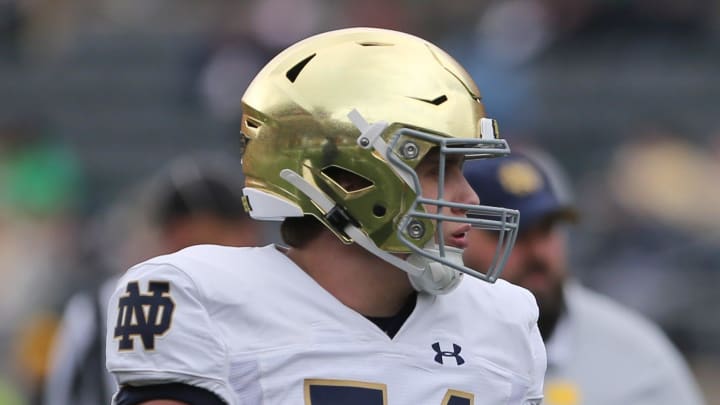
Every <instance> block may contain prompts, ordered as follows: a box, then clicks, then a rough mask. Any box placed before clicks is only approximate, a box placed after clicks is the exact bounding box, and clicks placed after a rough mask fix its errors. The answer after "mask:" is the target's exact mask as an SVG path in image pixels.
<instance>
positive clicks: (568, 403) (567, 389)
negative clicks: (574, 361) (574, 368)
mask: <svg viewBox="0 0 720 405" xmlns="http://www.w3.org/2000/svg"><path fill="white" fill-rule="evenodd" d="M543 403H545V404H547V405H579V404H580V391H579V389H578V386H577V385H576V384H573V383H572V382H570V381H547V382H546V384H545V401H544V402H543Z"/></svg>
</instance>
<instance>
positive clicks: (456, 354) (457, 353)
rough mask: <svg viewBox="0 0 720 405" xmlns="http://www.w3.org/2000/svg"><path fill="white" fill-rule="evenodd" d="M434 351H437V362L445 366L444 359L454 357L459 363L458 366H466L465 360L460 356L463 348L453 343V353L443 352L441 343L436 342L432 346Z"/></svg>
mask: <svg viewBox="0 0 720 405" xmlns="http://www.w3.org/2000/svg"><path fill="white" fill-rule="evenodd" d="M432 348H433V350H435V353H437V354H436V355H435V361H437V362H438V363H440V364H443V357H454V358H455V362H457V365H458V366H460V365H462V364H465V359H463V358H462V356H460V351H461V350H462V347H460V346H458V345H456V344H455V343H453V351H451V352H448V351H443V350H441V349H440V342H435V343H433V344H432Z"/></svg>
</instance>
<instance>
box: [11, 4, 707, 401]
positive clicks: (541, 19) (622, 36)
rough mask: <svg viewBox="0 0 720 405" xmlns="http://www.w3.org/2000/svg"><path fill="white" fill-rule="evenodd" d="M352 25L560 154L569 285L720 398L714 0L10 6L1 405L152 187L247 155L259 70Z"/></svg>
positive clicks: (34, 375) (514, 132)
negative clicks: (575, 213)
mask: <svg viewBox="0 0 720 405" xmlns="http://www.w3.org/2000/svg"><path fill="white" fill-rule="evenodd" d="M348 26H374V27H384V28H393V29H399V30H402V31H406V32H410V33H414V34H417V35H420V36H422V37H424V38H426V39H429V40H431V41H433V42H435V43H436V44H438V45H440V46H441V47H443V48H445V49H446V50H448V51H449V52H450V53H451V54H452V55H453V56H455V57H456V58H457V59H458V60H459V61H460V62H461V63H462V64H464V65H465V66H466V68H467V69H468V70H469V72H470V73H471V75H472V76H473V77H474V78H475V79H476V81H477V83H478V85H479V87H480V89H481V91H482V93H483V97H484V101H485V105H486V108H487V111H488V114H489V115H490V116H491V117H493V118H496V119H498V120H499V123H500V128H501V132H502V135H503V136H504V137H505V138H507V139H508V140H509V141H510V143H511V145H512V144H523V143H529V144H535V145H539V146H541V147H543V148H545V149H546V150H547V151H549V152H550V153H552V154H553V155H554V156H556V157H557V158H558V160H559V161H560V163H561V164H563V165H564V166H565V167H566V168H567V169H568V171H569V175H570V179H571V180H572V183H573V186H574V189H575V197H576V201H577V204H578V206H579V208H580V210H581V211H582V213H583V217H582V221H581V223H580V224H579V226H578V227H577V228H576V230H575V231H574V237H573V260H574V263H575V265H574V266H573V271H574V273H575V274H576V275H577V276H578V277H579V278H580V279H581V280H583V281H584V282H585V283H586V284H587V285H589V286H591V287H594V288H596V289H597V290H600V291H601V292H604V293H606V294H608V295H610V296H613V297H615V298H617V299H618V300H620V301H621V302H623V303H625V304H627V305H629V306H630V307H633V308H635V309H636V310H638V311H640V312H642V313H644V314H645V315H647V316H648V317H650V318H652V319H653V320H655V321H656V322H658V323H659V324H660V325H661V326H662V327H663V329H664V330H665V331H666V332H667V333H668V335H669V336H670V337H671V339H672V340H673V341H674V342H675V344H676V345H677V346H678V347H679V348H680V350H681V351H682V352H683V354H685V355H686V357H687V359H688V361H689V362H690V364H691V366H692V367H693V370H694V371H695V373H696V375H697V377H698V378H699V381H700V383H701V385H702V388H703V390H704V392H705V394H706V396H707V399H708V402H709V403H710V404H720V388H718V385H717V383H716V382H717V381H718V380H720V372H719V371H718V370H719V369H720V295H718V294H716V293H715V290H716V289H717V288H718V286H720V122H718V119H717V117H718V116H719V115H720V103H719V102H718V100H720V77H718V76H719V75H720V2H718V1H716V0H682V1H679V0H613V1H611V0H502V1H482V0H476V1H470V0H444V1H435V0H366V1H363V2H350V1H338V0H264V1H250V0H243V1H239V0H232V1H231V0H204V1H189V0H122V1H119V0H0V275H1V277H0V281H1V282H0V405H15V404H33V403H36V402H35V401H36V398H37V397H38V387H39V386H40V382H41V381H42V378H43V373H44V372H45V356H46V351H47V350H46V348H47V346H48V344H49V341H50V339H51V337H52V333H53V331H54V330H55V329H54V328H55V326H56V325H57V319H58V316H59V311H60V310H61V308H62V304H63V302H64V301H65V299H66V298H67V297H68V296H69V294H71V293H72V292H73V291H75V290H77V289H78V288H81V287H83V286H88V285H92V284H93V283H95V282H97V280H99V279H101V278H103V277H105V276H106V275H107V274H98V273H99V272H100V271H99V270H94V269H91V268H87V267H84V266H79V265H78V263H80V262H81V261H82V260H81V258H82V256H83V255H84V254H85V253H86V251H87V249H88V248H87V246H88V245H93V246H95V247H96V248H97V246H100V247H101V249H102V248H106V249H112V250H114V251H118V252H119V253H117V254H118V255H120V256H122V255H127V257H132V258H142V256H143V254H142V249H143V243H144V241H146V240H148V239H147V238H149V236H148V235H151V234H152V230H151V229H148V228H149V227H148V226H147V224H146V223H143V219H142V212H143V209H144V207H143V206H142V203H133V204H130V203H127V202H126V201H127V200H129V199H130V196H132V195H134V193H136V192H137V189H138V187H139V185H141V184H143V183H144V182H146V181H147V179H148V178H149V177H152V175H153V173H155V171H156V170H158V168H160V167H161V166H162V165H163V164H165V163H167V162H168V161H169V160H171V159H172V158H174V157H176V156H178V155H182V154H184V153H187V152H189V151H198V150H209V151H216V150H222V151H225V152H227V153H230V154H235V153H236V152H235V151H236V150H238V146H239V143H238V128H239V125H238V116H239V113H240V110H239V104H240V97H241V95H242V93H243V90H244V88H245V86H246V85H247V84H248V82H249V80H250V78H251V77H252V76H253V75H254V74H255V73H256V72H257V71H258V69H259V68H260V67H261V66H262V65H263V64H264V63H265V62H266V61H267V60H269V58H271V57H272V56H274V55H275V54H276V53H277V52H278V51H279V50H280V49H282V48H284V47H286V46H287V45H289V44H290V43H293V42H295V41H297V40H299V39H301V38H303V37H306V36H308V35H310V34H314V33H317V32H321V31H325V30H328V29H334V28H341V27H348ZM398 63H402V61H398ZM408 69H412V66H408ZM118 206H120V207H123V208H124V210H119V209H118V208H117V207H118ZM119 211H122V214H118V212H119ZM113 221H114V222H113ZM98 229H100V231H98ZM128 252H131V253H128ZM679 405H680V404H679Z"/></svg>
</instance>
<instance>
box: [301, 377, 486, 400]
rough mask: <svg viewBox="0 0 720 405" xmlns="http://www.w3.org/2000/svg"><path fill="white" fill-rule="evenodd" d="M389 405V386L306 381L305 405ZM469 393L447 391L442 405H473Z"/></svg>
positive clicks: (354, 382)
mask: <svg viewBox="0 0 720 405" xmlns="http://www.w3.org/2000/svg"><path fill="white" fill-rule="evenodd" d="M336 404H345V405H388V401H387V386H386V385H385V384H374V383H368V382H361V381H348V380H322V379H307V380H305V405H336ZM473 404H475V396H474V395H473V394H471V393H469V392H463V391H457V390H447V392H446V393H445V397H444V398H443V400H442V402H441V403H440V405H473Z"/></svg>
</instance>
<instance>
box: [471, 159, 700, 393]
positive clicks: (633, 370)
mask: <svg viewBox="0 0 720 405" xmlns="http://www.w3.org/2000/svg"><path fill="white" fill-rule="evenodd" d="M518 150H519V149H513V153H512V154H511V155H510V156H508V157H505V158H499V159H483V160H474V161H468V162H467V163H466V164H465V166H464V174H465V177H466V178H467V180H468V182H469V183H470V185H471V186H472V188H473V189H474V190H475V192H476V193H477V194H478V196H479V197H480V203H481V204H483V205H489V206H502V207H507V208H512V209H516V210H519V211H520V230H519V232H518V237H517V240H516V243H515V247H514V249H513V251H512V252H511V254H510V257H509V259H508V261H507V264H506V265H505V269H504V271H503V274H502V277H503V278H504V279H506V280H507V281H509V282H511V283H513V284H517V285H519V286H521V287H525V288H527V289H528V290H530V292H532V293H533V295H534V296H535V299H536V300H537V303H538V306H539V308H540V316H539V319H538V326H539V328H540V333H541V335H542V337H543V339H544V341H545V344H546V349H547V358H548V367H547V373H546V377H545V401H544V402H543V403H545V404H547V405H580V404H582V405H608V404H633V405H646V404H647V405H651V404H652V405H658V404H667V405H677V404H702V403H703V400H702V396H701V394H700V392H699V390H698V388H697V385H696V383H695V381H694V380H693V377H692V375H691V373H690V371H689V369H688V367H687V365H686V364H685V361H684V359H683V358H682V356H681V355H680V353H679V352H678V351H677V350H676V348H675V347H673V345H672V343H671V342H670V341H669V340H668V339H667V338H666V337H665V335H664V334H663V332H662V331H661V330H660V329H659V328H658V327H657V326H656V325H654V324H652V323H651V322H649V321H648V320H646V319H644V318H642V317H641V316H640V315H639V314H636V313H633V312H632V311H630V310H628V309H626V308H623V307H621V306H620V305H618V304H617V303H615V302H613V301H611V300H610V299H609V298H606V297H604V296H601V295H599V294H597V293H595V292H592V291H590V290H588V289H587V288H585V287H583V286H581V285H580V284H579V283H578V282H577V281H576V280H574V279H573V278H572V277H571V274H570V273H569V271H568V248H569V246H568V234H567V229H566V225H567V224H570V223H574V222H575V221H576V220H577V219H578V213H577V211H576V209H575V207H574V206H573V203H572V201H571V197H570V192H569V190H568V187H567V185H566V180H565V179H564V174H563V173H562V172H561V171H560V169H559V166H558V165H557V163H556V162H554V161H553V160H552V159H551V158H550V157H549V156H547V155H546V154H544V153H542V152H541V151H538V150H530V149H526V150H522V151H518ZM468 239H469V241H468V247H467V249H465V253H464V257H463V258H464V260H465V264H466V265H467V266H468V267H471V268H476V269H481V268H486V267H485V266H486V265H487V264H488V263H489V261H490V260H491V259H492V257H493V255H494V254H495V247H494V246H495V245H496V244H497V238H496V236H495V235H493V234H491V233H489V232H487V231H484V230H478V229H473V230H472V231H471V232H470V235H469V238H468Z"/></svg>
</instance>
